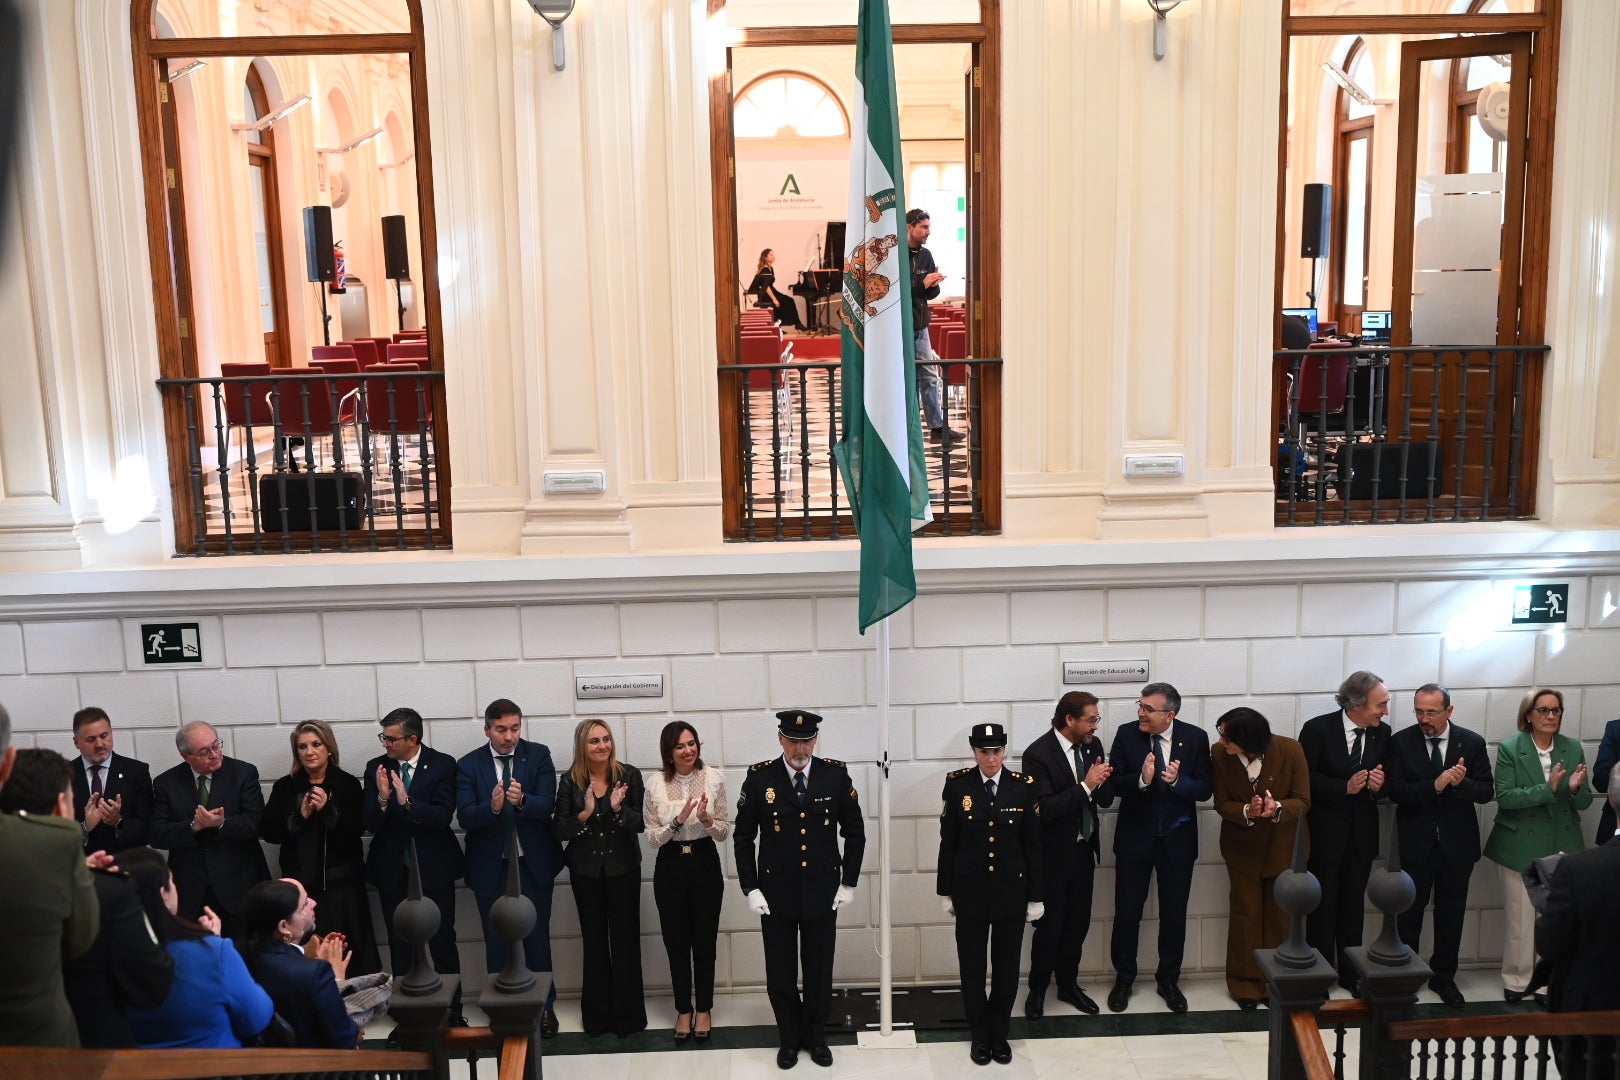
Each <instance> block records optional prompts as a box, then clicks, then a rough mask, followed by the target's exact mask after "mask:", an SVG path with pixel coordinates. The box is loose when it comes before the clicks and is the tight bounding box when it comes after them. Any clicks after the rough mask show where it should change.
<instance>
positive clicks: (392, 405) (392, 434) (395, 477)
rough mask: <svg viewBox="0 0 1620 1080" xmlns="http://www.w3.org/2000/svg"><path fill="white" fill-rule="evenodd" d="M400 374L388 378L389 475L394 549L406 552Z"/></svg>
mask: <svg viewBox="0 0 1620 1080" xmlns="http://www.w3.org/2000/svg"><path fill="white" fill-rule="evenodd" d="M400 378H401V376H400V375H399V373H397V372H395V373H390V374H389V376H388V475H389V479H390V480H391V481H392V482H393V485H394V549H395V550H396V551H404V550H405V470H404V468H403V466H402V465H401V464H400V455H399V380H400Z"/></svg>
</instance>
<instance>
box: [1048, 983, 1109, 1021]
mask: <svg viewBox="0 0 1620 1080" xmlns="http://www.w3.org/2000/svg"><path fill="white" fill-rule="evenodd" d="M1057 999H1058V1000H1059V1001H1061V1002H1063V1003H1064V1004H1066V1005H1073V1006H1074V1007H1075V1008H1077V1009H1079V1010H1080V1011H1081V1012H1083V1013H1086V1014H1087V1015H1089V1016H1096V1015H1097V1014H1098V1013H1099V1012H1101V1011H1102V1010H1101V1009H1099V1008H1098V1007H1097V1003H1096V1002H1095V1001H1092V1000H1091V997H1090V995H1088V994H1087V993H1086V992H1085V991H1084V990H1082V989H1080V988H1079V987H1078V986H1060V987H1058V990H1057Z"/></svg>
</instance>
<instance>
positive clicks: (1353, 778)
mask: <svg viewBox="0 0 1620 1080" xmlns="http://www.w3.org/2000/svg"><path fill="white" fill-rule="evenodd" d="M1366 786H1367V770H1366V769H1360V770H1357V771H1356V772H1353V773H1351V774H1350V780H1349V782H1348V783H1346V784H1345V785H1344V790H1345V791H1346V792H1347V793H1348V794H1351V795H1359V794H1361V789H1362V788H1364V787H1366Z"/></svg>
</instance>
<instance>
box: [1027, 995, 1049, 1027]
mask: <svg viewBox="0 0 1620 1080" xmlns="http://www.w3.org/2000/svg"><path fill="white" fill-rule="evenodd" d="M1024 1015H1025V1016H1027V1017H1029V1018H1030V1019H1031V1020H1039V1019H1040V1018H1041V1017H1043V1016H1045V1015H1046V991H1045V990H1031V991H1030V992H1029V996H1028V997H1026V998H1025V999H1024Z"/></svg>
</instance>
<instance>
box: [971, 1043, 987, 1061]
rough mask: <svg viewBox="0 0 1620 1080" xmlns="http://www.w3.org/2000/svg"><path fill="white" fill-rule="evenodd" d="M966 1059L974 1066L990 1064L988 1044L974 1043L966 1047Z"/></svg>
mask: <svg viewBox="0 0 1620 1080" xmlns="http://www.w3.org/2000/svg"><path fill="white" fill-rule="evenodd" d="M968 1058H969V1059H970V1060H971V1061H972V1062H973V1064H975V1065H988V1064H990V1046H989V1044H988V1043H982V1042H976V1043H974V1044H973V1045H972V1046H969V1047H968Z"/></svg>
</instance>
